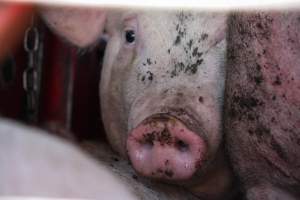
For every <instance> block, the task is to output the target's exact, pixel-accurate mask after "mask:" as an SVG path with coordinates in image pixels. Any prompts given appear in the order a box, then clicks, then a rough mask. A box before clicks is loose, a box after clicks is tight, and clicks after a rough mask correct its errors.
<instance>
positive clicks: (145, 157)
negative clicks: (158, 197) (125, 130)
mask: <svg viewBox="0 0 300 200" xmlns="http://www.w3.org/2000/svg"><path fill="white" fill-rule="evenodd" d="M127 150H128V154H129V158H130V160H131V162H132V165H133V167H134V168H135V170H136V171H137V172H138V173H139V174H141V175H143V176H146V177H151V178H157V179H165V180H187V179H189V178H191V177H192V176H193V174H194V173H195V172H196V171H197V169H199V168H200V167H201V165H202V161H203V157H204V155H205V151H206V145H205V142H204V140H203V139H202V138H201V137H200V136H199V135H197V134H196V133H194V132H192V131H191V130H189V129H188V128H187V127H186V126H185V125H184V124H183V123H182V122H181V121H180V120H178V119H176V118H174V117H171V116H163V117H162V116H159V117H152V118H148V119H146V120H145V121H144V122H142V123H141V124H140V125H138V126H137V127H136V128H134V129H133V130H132V131H131V133H129V136H128V139H127Z"/></svg>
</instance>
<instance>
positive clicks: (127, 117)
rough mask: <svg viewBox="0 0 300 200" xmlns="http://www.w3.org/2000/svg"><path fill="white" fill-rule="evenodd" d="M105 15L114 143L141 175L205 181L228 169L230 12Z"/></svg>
mask: <svg viewBox="0 0 300 200" xmlns="http://www.w3.org/2000/svg"><path fill="white" fill-rule="evenodd" d="M106 17H107V18H106V20H107V21H106V26H105V30H106V32H107V34H108V36H109V40H108V43H107V47H106V52H105V58H104V64H103V69H102V77H101V84H100V94H101V95H100V96H101V109H102V118H103V121H104V126H105V128H106V131H107V134H108V135H107V137H108V139H109V141H110V143H111V145H112V146H113V148H114V149H115V150H116V151H118V152H119V153H120V154H122V155H123V156H124V157H128V158H129V159H130V161H131V163H132V165H133V167H134V168H135V170H136V171H137V172H138V173H139V174H141V175H143V176H146V177H151V178H154V179H160V180H164V181H168V182H177V183H179V182H180V183H181V184H187V185H195V183H197V184H198V183H200V182H205V181H204V180H203V179H207V177H212V176H213V175H212V174H217V173H215V171H216V170H219V168H220V166H221V168H222V167H223V164H220V163H222V162H219V161H218V160H220V158H221V157H222V155H223V150H220V149H221V148H220V147H221V144H222V142H221V141H222V106H223V90H224V77H225V74H224V64H225V52H226V41H225V35H226V34H225V32H226V15H225V14H222V13H213V12H211V13H204V12H190V11H189V12H182V11H151V10H147V11H144V10H139V11H137V10H135V11H129V10H126V11H120V10H118V11H110V12H109V13H108V14H107V15H106ZM46 18H47V16H46ZM48 19H49V18H48ZM93 20H94V21H95V22H94V23H93V22H92V20H91V21H88V22H87V23H89V24H90V26H94V24H95V25H97V24H98V23H99V21H101V19H97V18H94V19H93ZM85 27H86V25H85ZM54 28H55V27H54ZM56 30H57V29H56ZM99 30H100V28H99V29H98V30H97V31H99ZM86 31H89V30H86ZM58 32H59V30H58ZM64 35H66V34H64ZM90 35H92V34H91V33H88V34H87V38H84V39H83V40H87V41H88V40H89V36H90ZM99 37H100V35H99ZM90 38H91V37H90ZM73 42H74V41H73ZM219 171H220V170H219ZM221 171H222V170H221ZM208 174H209V175H208ZM227 175H228V174H227ZM221 176H223V175H221ZM214 180H216V179H214ZM217 182H218V181H217ZM225 182H226V181H224V184H223V185H222V186H223V187H226V186H225V185H226V184H225ZM211 184H212V187H216V186H215V185H214V181H212V182H211ZM218 184H219V183H218Z"/></svg>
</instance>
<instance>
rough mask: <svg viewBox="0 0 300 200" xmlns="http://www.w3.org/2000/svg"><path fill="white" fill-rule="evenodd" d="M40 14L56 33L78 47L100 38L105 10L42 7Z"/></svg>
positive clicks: (86, 45)
mask: <svg viewBox="0 0 300 200" xmlns="http://www.w3.org/2000/svg"><path fill="white" fill-rule="evenodd" d="M40 14H41V15H42V18H43V19H44V20H45V22H46V24H48V26H49V27H50V28H51V29H52V30H53V31H54V32H55V33H56V34H58V35H60V36H62V37H63V38H65V39H67V40H68V41H69V42H71V43H73V44H75V45H76V46H78V47H88V46H89V45H92V44H93V43H95V42H96V41H97V40H98V39H100V37H101V35H102V32H103V29H104V24H105V21H106V12H105V11H104V10H101V9H92V8H79V7H73V8H66V7H43V8H41V11H40Z"/></svg>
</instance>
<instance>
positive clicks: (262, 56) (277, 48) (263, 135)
mask: <svg viewBox="0 0 300 200" xmlns="http://www.w3.org/2000/svg"><path fill="white" fill-rule="evenodd" d="M299 55H300V12H296V11H289V12H287V11H285V12H283V11H276V12H275V11H273V12H271V11H269V12H262V11H256V12H248V13H234V14H232V16H231V17H230V20H229V27H228V61H227V67H226V69H227V72H226V74H227V77H226V89H225V108H224V115H225V116H226V117H225V121H224V126H225V135H226V146H227V149H228V152H229V155H230V161H231V164H232V165H233V168H234V171H235V172H236V173H237V175H238V176H239V179H240V180H241V182H242V186H243V191H244V192H245V197H246V199H249V200H253V199H262V200H266V199H299V198H300V132H299V130H300V64H299V63H300V56H299Z"/></svg>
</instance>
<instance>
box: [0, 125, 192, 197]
mask: <svg viewBox="0 0 300 200" xmlns="http://www.w3.org/2000/svg"><path fill="white" fill-rule="evenodd" d="M82 147H83V149H87V150H88V151H89V152H90V153H91V154H92V155H94V156H95V157H96V158H97V161H96V160H95V159H94V158H92V157H91V156H90V155H88V154H87V153H84V152H83V151H82V150H80V149H79V148H78V147H77V146H75V145H74V144H70V143H69V142H67V141H64V140H61V139H59V138H56V137H53V136H51V135H49V133H46V132H44V131H42V130H39V129H36V128H30V127H27V126H24V125H21V124H18V123H16V122H13V121H8V120H4V119H1V120H0V163H1V166H0V185H1V187H0V196H2V197H3V196H22V197H50V198H51V197H52V198H76V199H78V198H82V199H112V200H136V199H144V200H168V199H172V200H173V199H174V200H182V199H189V200H196V199H197V198H196V197H194V196H192V195H191V194H188V192H186V191H184V190H183V189H182V188H174V187H170V186H167V185H157V184H153V183H151V182H149V181H148V182H146V181H144V182H143V183H144V184H141V183H142V181H143V180H140V179H138V178H137V176H136V175H135V173H134V171H133V170H132V168H131V167H130V166H129V165H128V162H127V161H126V160H122V158H120V157H118V156H117V155H115V153H113V152H112V151H111V150H110V149H109V148H108V147H107V145H105V144H97V146H96V148H95V147H94V145H93V144H92V143H90V142H87V143H86V144H84V145H82ZM95 149H96V150H95Z"/></svg>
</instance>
